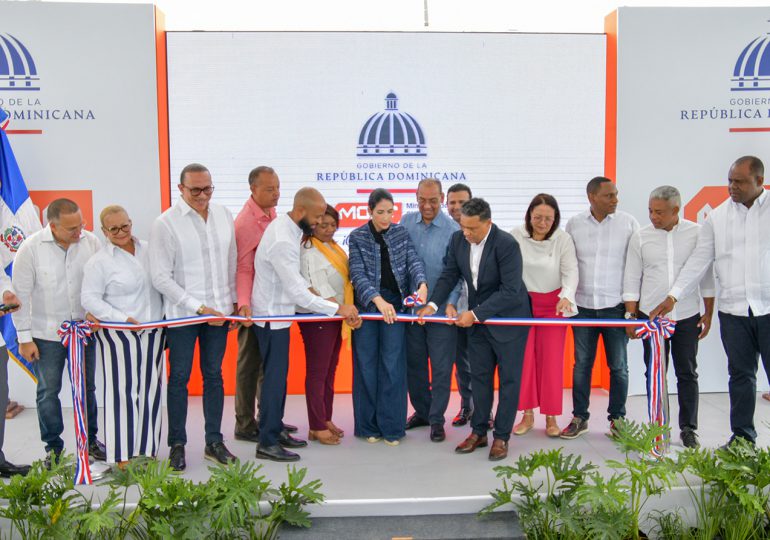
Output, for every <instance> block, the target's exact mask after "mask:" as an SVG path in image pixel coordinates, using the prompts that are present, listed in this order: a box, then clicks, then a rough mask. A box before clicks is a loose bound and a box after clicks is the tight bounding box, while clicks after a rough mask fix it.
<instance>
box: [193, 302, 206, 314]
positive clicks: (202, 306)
mask: <svg viewBox="0 0 770 540" xmlns="http://www.w3.org/2000/svg"><path fill="white" fill-rule="evenodd" d="M204 309H206V306H205V305H203V304H201V307H199V308H198V309H197V311H196V312H195V313H196V314H197V315H203V310H204Z"/></svg>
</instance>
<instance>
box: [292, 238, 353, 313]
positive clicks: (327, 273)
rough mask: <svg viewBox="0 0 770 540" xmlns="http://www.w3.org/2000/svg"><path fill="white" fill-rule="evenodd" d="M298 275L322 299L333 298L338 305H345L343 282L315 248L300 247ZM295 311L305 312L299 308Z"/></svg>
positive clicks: (330, 264)
mask: <svg viewBox="0 0 770 540" xmlns="http://www.w3.org/2000/svg"><path fill="white" fill-rule="evenodd" d="M329 249H334V248H332V247H329ZM300 273H301V274H302V277H303V278H305V279H306V280H307V281H308V283H310V286H311V287H313V289H314V290H315V291H316V292H317V293H318V294H319V295H320V296H321V297H322V298H334V299H335V300H336V301H337V303H338V304H344V303H345V281H344V280H343V279H342V276H341V275H340V273H339V272H337V270H336V269H335V268H334V266H332V263H331V262H329V259H327V258H326V256H324V254H323V253H321V252H320V251H319V250H318V249H316V247H315V246H310V247H306V246H302V247H301V249H300ZM297 311H299V312H300V313H302V312H305V311H307V310H304V309H302V308H299V309H298V310H297Z"/></svg>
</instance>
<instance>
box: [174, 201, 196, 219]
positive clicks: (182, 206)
mask: <svg viewBox="0 0 770 540" xmlns="http://www.w3.org/2000/svg"><path fill="white" fill-rule="evenodd" d="M176 207H177V209H178V210H179V212H180V213H181V214H182V215H183V216H186V215H187V214H189V213H190V212H195V209H194V208H193V207H192V206H190V205H189V204H187V201H185V200H184V199H183V198H182V197H179V199H177V201H176Z"/></svg>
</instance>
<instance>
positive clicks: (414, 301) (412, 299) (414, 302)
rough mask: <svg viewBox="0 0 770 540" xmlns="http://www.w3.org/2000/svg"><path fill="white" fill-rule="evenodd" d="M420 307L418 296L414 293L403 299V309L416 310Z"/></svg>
mask: <svg viewBox="0 0 770 540" xmlns="http://www.w3.org/2000/svg"><path fill="white" fill-rule="evenodd" d="M420 306H422V302H420V295H419V294H417V293H416V292H413V293H412V294H410V295H409V296H407V297H406V298H404V307H407V308H418V307H420Z"/></svg>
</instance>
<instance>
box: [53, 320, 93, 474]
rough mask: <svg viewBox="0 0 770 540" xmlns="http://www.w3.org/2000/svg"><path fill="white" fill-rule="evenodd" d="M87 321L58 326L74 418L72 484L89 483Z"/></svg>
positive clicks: (70, 322) (88, 331)
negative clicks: (64, 354)
mask: <svg viewBox="0 0 770 540" xmlns="http://www.w3.org/2000/svg"><path fill="white" fill-rule="evenodd" d="M91 326H92V325H91V323H90V322H88V321H64V322H63V323H62V324H61V326H60V327H59V331H58V333H59V337H60V338H61V342H62V345H64V346H65V347H67V360H68V362H67V363H68V365H69V376H70V383H71V386H72V407H73V409H74V416H75V442H76V443H77V454H76V456H75V458H76V459H75V485H83V484H87V485H90V484H93V478H92V477H91V465H90V464H89V462H88V418H87V416H86V370H85V346H86V343H87V341H88V338H89V337H91Z"/></svg>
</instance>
